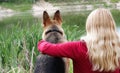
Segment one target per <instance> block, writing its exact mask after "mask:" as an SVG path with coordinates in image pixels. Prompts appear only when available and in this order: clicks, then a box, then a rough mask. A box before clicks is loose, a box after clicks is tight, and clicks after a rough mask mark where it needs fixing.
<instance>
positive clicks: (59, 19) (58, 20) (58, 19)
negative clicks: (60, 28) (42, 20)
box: [53, 10, 62, 24]
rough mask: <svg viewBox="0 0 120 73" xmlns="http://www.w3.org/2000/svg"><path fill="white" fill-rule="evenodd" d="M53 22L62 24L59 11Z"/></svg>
mask: <svg viewBox="0 0 120 73" xmlns="http://www.w3.org/2000/svg"><path fill="white" fill-rule="evenodd" d="M53 20H56V21H57V22H58V23H59V24H62V18H61V15H60V11H59V10H57V11H56V12H55V14H54V17H53Z"/></svg>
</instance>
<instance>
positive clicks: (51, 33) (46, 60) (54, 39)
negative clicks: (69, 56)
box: [34, 11, 66, 73]
mask: <svg viewBox="0 0 120 73" xmlns="http://www.w3.org/2000/svg"><path fill="white" fill-rule="evenodd" d="M43 24H44V27H43V28H44V32H43V35H42V38H43V39H44V40H46V41H48V42H50V43H63V42H65V41H66V39H65V34H64V31H63V29H62V27H61V25H62V20H61V17H60V12H59V11H56V13H55V15H54V18H53V20H50V18H49V15H48V14H47V12H46V11H44V13H43ZM65 66H66V65H65V60H64V59H63V58H60V57H52V56H49V55H45V54H41V55H39V56H38V57H37V61H36V64H35V71H34V73H65V72H66V67H65Z"/></svg>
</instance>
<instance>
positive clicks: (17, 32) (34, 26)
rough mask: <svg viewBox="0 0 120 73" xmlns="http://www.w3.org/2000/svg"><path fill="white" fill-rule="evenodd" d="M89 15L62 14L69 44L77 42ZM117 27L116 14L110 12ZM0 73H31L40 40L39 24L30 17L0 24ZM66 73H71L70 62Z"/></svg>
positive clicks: (117, 19) (118, 14) (118, 15)
mask: <svg viewBox="0 0 120 73" xmlns="http://www.w3.org/2000/svg"><path fill="white" fill-rule="evenodd" d="M89 13H90V12H80V13H74V14H73V13H67V14H62V17H63V29H64V31H65V33H66V36H67V39H68V40H69V41H73V40H79V39H80V36H82V35H83V34H84V33H85V21H86V18H87V16H88V14H89ZM112 14H113V17H114V19H115V21H116V23H117V25H118V26H119V25H120V18H119V17H120V11H117V10H114V11H112ZM0 26H1V27H0V71H1V73H7V72H8V73H31V72H32V71H33V69H34V63H35V60H36V56H37V55H38V54H39V52H38V51H37V42H38V41H39V39H41V35H42V27H41V20H40V19H36V18H34V17H33V16H32V15H31V14H24V15H22V16H19V15H16V16H13V17H11V18H7V19H4V20H3V21H0ZM70 73H72V62H71V69H70Z"/></svg>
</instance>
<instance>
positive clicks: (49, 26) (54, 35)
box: [42, 10, 65, 43]
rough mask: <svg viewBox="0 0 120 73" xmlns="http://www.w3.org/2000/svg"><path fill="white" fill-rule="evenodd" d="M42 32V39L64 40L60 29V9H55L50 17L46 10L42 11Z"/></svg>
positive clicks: (52, 41)
mask: <svg viewBox="0 0 120 73" xmlns="http://www.w3.org/2000/svg"><path fill="white" fill-rule="evenodd" d="M43 30H44V31H43V34H42V39H44V40H46V41H48V42H51V43H60V42H63V41H65V34H64V31H63V29H62V18H61V15H60V11H59V10H57V11H56V12H55V14H54V17H53V19H51V18H50V17H49V15H48V13H47V12H46V11H44V12H43Z"/></svg>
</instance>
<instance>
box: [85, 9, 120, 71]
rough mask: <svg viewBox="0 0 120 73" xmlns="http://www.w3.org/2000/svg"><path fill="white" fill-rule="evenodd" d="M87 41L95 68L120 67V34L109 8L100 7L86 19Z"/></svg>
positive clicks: (90, 57)
mask: <svg viewBox="0 0 120 73" xmlns="http://www.w3.org/2000/svg"><path fill="white" fill-rule="evenodd" d="M86 32H87V35H86V36H85V37H83V39H84V40H85V41H86V44H87V48H88V54H89V59H90V61H91V63H92V66H93V70H94V71H96V70H99V71H114V70H115V69H117V68H119V67H120V61H119V58H120V36H119V35H118V33H117V31H116V25H115V21H114V19H113V17H112V14H111V12H110V11H109V10H107V9H104V8H99V9H96V10H94V11H92V12H91V13H90V15H89V16H88V18H87V21H86Z"/></svg>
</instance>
